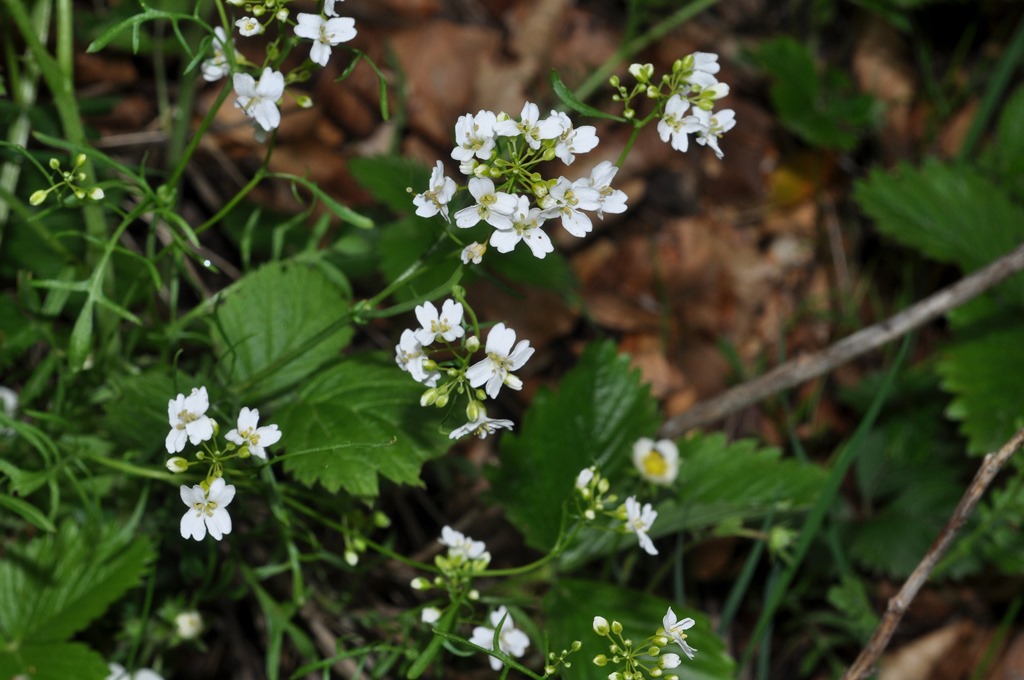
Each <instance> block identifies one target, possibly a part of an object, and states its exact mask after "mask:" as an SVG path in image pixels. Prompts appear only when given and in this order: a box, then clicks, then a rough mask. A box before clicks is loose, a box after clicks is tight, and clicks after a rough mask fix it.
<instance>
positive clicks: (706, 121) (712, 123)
mask: <svg viewBox="0 0 1024 680" xmlns="http://www.w3.org/2000/svg"><path fill="white" fill-rule="evenodd" d="M693 117H694V118H696V119H697V121H698V122H699V124H700V128H699V129H698V130H697V143H698V144H700V145H701V146H704V145H705V144H706V145H708V146H710V147H711V148H712V149H714V150H715V155H716V156H718V157H719V158H721V157H722V156H724V155H725V154H724V153H723V152H722V150H721V149H720V148H718V138H719V137H721V136H722V135H723V134H725V133H726V132H728V131H729V130H731V129H733V128H734V127H735V126H736V112H735V111H733V110H732V109H725V110H723V111H719V112H717V113H714V114H712V113H711V112H710V111H705V110H703V109H695V110H694V112H693Z"/></svg>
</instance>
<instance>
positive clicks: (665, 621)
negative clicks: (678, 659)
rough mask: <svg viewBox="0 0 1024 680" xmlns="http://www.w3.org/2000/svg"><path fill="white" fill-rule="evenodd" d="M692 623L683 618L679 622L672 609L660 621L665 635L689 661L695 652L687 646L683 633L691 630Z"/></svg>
mask: <svg viewBox="0 0 1024 680" xmlns="http://www.w3.org/2000/svg"><path fill="white" fill-rule="evenodd" d="M694 623H695V621H694V620H693V619H691V618H685V619H683V620H682V621H679V620H678V619H677V618H676V613H675V612H674V611H672V607H669V608H668V612H666V613H665V616H664V617H662V619H661V625H662V627H663V628H664V629H665V635H667V636H669V637H670V638H672V639H673V640H674V641H675V643H676V644H678V645H679V646H680V647H681V648H682V650H683V653H684V654H686V656H687V658H690V659H692V658H693V655H694V654H695V653H696V652H697V650H696V649H694V648H693V647H691V646H690V645H689V644H687V642H686V633H684V632H683V631H684V630H689V629H690V628H693V624H694Z"/></svg>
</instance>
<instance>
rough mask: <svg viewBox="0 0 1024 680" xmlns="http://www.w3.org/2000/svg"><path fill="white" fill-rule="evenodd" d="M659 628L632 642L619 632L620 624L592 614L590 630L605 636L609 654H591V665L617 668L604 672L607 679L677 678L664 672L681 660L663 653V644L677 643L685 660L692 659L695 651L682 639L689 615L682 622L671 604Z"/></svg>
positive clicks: (684, 635) (665, 679)
mask: <svg viewBox="0 0 1024 680" xmlns="http://www.w3.org/2000/svg"><path fill="white" fill-rule="evenodd" d="M661 623H662V625H661V627H660V628H658V630H657V632H655V634H654V635H652V636H650V637H648V638H646V639H644V640H642V641H640V643H639V644H634V642H633V640H631V639H630V638H628V637H625V636H623V634H622V630H623V629H622V624H621V623H619V622H618V621H612V622H611V623H608V619H606V618H604V617H603V616H595V617H594V622H593V626H592V627H593V630H594V632H595V633H596V634H597V635H600V636H601V637H603V638H607V639H608V642H609V643H610V644H609V647H608V651H609V654H598V655H597V656H595V657H594V661H593V662H594V665H595V666H600V667H603V666H607V665H608V664H612V665H613V666H617V667H618V668H619V670H616V671H613V672H612V673H609V674H608V679H609V680H626V679H627V678H644V677H647V676H648V675H649V676H650V677H652V678H664V680H678V679H679V676H677V675H665V671H666V670H674V669H676V668H678V667H679V665H680V664H681V663H682V658H681V657H680V656H679V655H678V654H675V653H672V652H669V653H667V654H666V653H664V649H665V647H667V646H668V645H669V644H670V643H671V642H675V643H676V644H678V645H679V647H680V649H682V650H683V653H684V654H685V655H686V657H687V658H688V659H691V660H692V659H693V657H694V655H695V654H696V652H697V650H696V649H694V648H693V647H691V646H690V645H689V644H687V642H686V633H684V632H683V631H685V630H689V629H690V628H692V627H693V626H694V624H695V621H694V620H693V619H690V618H686V619H683V620H682V621H680V620H678V619H677V618H676V615H675V612H673V611H672V607H669V608H668V612H666V614H665V616H664V617H662V620H661Z"/></svg>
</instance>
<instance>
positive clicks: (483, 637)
mask: <svg viewBox="0 0 1024 680" xmlns="http://www.w3.org/2000/svg"><path fill="white" fill-rule="evenodd" d="M487 618H488V619H489V620H490V623H491V627H490V628H488V627H486V626H477V627H476V628H474V629H473V637H471V638H470V639H469V641H470V642H471V643H473V644H474V645H476V646H477V647H483V648H484V649H493V648H494V631H495V630H498V626H501V629H500V631H499V632H498V649H499V650H501V651H503V652H505V653H506V654H508V655H509V656H514V657H517V658H518V657H520V656H522V655H523V654H525V653H526V648H527V647H529V646H530V638H528V637H526V633H524V632H523V631H521V630H519V629H518V628H516V627H515V625H514V624H513V623H512V616H511V615H510V614H509V613H508V610H507V609H505V607H504V606H501V607H498V608H497V609H496V610H494V611H493V612H491V614H490V616H488V617H487ZM502 619H504V621H502ZM487 660H488V661H490V662H491V668H493V669H494V670H496V671H500V670H501V667H502V666H504V664H503V663H502V662H500V661H498V660H497V659H495V658H494V657H493V656H491V657H488V659H487Z"/></svg>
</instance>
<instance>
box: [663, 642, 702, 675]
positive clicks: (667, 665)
mask: <svg viewBox="0 0 1024 680" xmlns="http://www.w3.org/2000/svg"><path fill="white" fill-rule="evenodd" d="M687 647H689V645H687ZM694 651H696V650H694ZM680 663H682V659H680V658H679V655H678V654H672V653H669V654H662V655H661V656H659V657H658V667H659V668H664V669H666V670H671V669H673V668H678V667H679V664H680Z"/></svg>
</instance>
